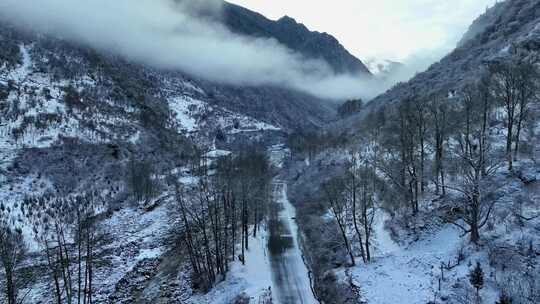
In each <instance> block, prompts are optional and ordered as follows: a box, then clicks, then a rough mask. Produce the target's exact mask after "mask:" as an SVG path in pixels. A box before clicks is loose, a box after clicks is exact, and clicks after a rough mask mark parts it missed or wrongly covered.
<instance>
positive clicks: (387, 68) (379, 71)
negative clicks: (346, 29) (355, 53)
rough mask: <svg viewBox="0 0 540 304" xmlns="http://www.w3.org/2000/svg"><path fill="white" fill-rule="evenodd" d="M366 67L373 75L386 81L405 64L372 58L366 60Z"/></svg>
mask: <svg viewBox="0 0 540 304" xmlns="http://www.w3.org/2000/svg"><path fill="white" fill-rule="evenodd" d="M366 66H367V68H368V69H369V71H370V72H371V73H372V74H373V75H375V76H376V77H378V78H382V79H384V78H389V77H392V75H393V74H394V73H396V72H397V71H398V70H399V69H400V68H402V67H403V64H402V63H400V62H397V61H392V60H387V59H377V58H372V59H368V60H366Z"/></svg>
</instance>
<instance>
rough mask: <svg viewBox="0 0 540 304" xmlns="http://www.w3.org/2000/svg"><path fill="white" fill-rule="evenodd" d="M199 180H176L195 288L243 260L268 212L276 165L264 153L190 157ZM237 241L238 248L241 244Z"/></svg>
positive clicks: (204, 286) (248, 151)
mask: <svg viewBox="0 0 540 304" xmlns="http://www.w3.org/2000/svg"><path fill="white" fill-rule="evenodd" d="M192 168H193V170H194V172H196V174H195V176H196V181H195V183H194V184H193V185H190V186H186V185H182V184H180V183H177V182H175V185H176V201H177V203H178V207H179V216H180V219H181V226H182V227H181V228H180V231H181V243H182V246H180V247H181V248H182V249H181V250H182V251H183V252H185V253H186V254H187V257H189V261H190V263H191V267H192V270H193V273H194V282H195V286H196V287H198V288H201V289H203V290H206V289H208V288H210V287H211V286H212V285H213V284H214V283H215V282H216V281H219V280H222V279H224V278H225V276H226V274H227V271H228V270H229V264H230V262H232V261H234V260H236V259H238V260H239V261H241V262H242V263H245V259H246V256H245V251H246V250H249V240H250V236H253V237H256V236H257V233H258V232H259V230H260V229H261V225H262V224H263V220H264V219H265V218H266V216H267V210H268V203H269V200H270V191H271V179H272V169H271V167H270V164H269V161H268V159H267V156H266V154H265V152H264V151H258V150H256V149H254V148H247V149H245V150H244V151H242V152H241V153H239V155H236V156H232V155H229V156H225V157H221V158H219V159H217V160H216V159H213V160H209V159H208V158H206V157H204V156H203V155H202V154H200V155H199V156H198V157H195V158H194V159H193V160H192ZM238 245H239V246H238Z"/></svg>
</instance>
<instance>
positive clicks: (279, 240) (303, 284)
mask: <svg viewBox="0 0 540 304" xmlns="http://www.w3.org/2000/svg"><path fill="white" fill-rule="evenodd" d="M273 191H274V198H275V199H274V203H273V204H272V207H271V210H270V223H269V228H270V236H269V239H268V249H269V250H268V251H269V254H270V266H271V267H272V281H273V288H274V289H273V294H274V298H275V300H276V303H278V304H316V303H318V302H317V300H316V299H315V298H314V296H313V293H312V292H311V287H310V281H309V275H308V270H307V268H306V266H305V264H304V262H303V260H302V253H301V251H300V250H299V248H298V241H297V227H296V224H295V222H294V216H295V210H294V208H293V207H292V205H291V204H290V202H289V201H288V199H287V186H286V184H284V183H280V182H279V181H277V182H275V183H274V189H273Z"/></svg>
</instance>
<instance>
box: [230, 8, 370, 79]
mask: <svg viewBox="0 0 540 304" xmlns="http://www.w3.org/2000/svg"><path fill="white" fill-rule="evenodd" d="M223 19H224V23H225V24H226V25H227V27H228V28H229V29H230V30H231V31H233V32H236V33H239V34H244V35H248V36H255V37H264V38H274V39H276V40H277V41H278V42H280V43H281V44H283V45H285V46H287V47H288V48H290V49H291V50H293V51H296V52H298V53H300V54H302V55H304V56H305V57H306V58H309V59H322V60H324V61H326V62H327V63H328V64H329V65H330V67H331V68H332V69H333V70H334V72H336V73H338V74H341V73H349V74H363V75H370V74H371V73H370V72H369V70H368V68H367V67H366V66H365V65H364V64H363V63H362V61H360V60H359V59H358V58H356V57H354V56H353V55H351V54H350V53H349V52H348V51H347V50H346V49H345V48H344V47H343V46H342V45H341V44H340V43H339V42H338V41H337V40H336V38H334V37H333V36H331V35H329V34H327V33H319V32H311V31H309V29H307V28H306V27H305V26H304V25H303V24H299V23H297V22H296V21H295V20H294V19H293V18H291V17H288V16H285V17H283V18H281V19H279V20H277V21H272V20H269V19H267V18H266V17H264V16H262V15H261V14H258V13H256V12H253V11H250V10H248V9H246V8H243V7H241V6H238V5H234V4H231V3H225V5H224V7H223Z"/></svg>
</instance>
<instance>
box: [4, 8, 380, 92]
mask: <svg viewBox="0 0 540 304" xmlns="http://www.w3.org/2000/svg"><path fill="white" fill-rule="evenodd" d="M180 3H181V4H178V2H174V1H172V0H139V1H136V2H134V1H132V0H115V1H111V0H77V1H75V0H25V1H20V0H3V1H2V2H1V3H0V16H1V17H3V18H5V19H7V20H10V21H11V22H13V23H15V24H18V25H21V26H25V27H28V28H31V29H33V30H39V31H45V32H48V33H54V34H57V35H61V36H63V37H66V38H67V39H71V40H75V41H77V42H81V43H84V44H86V45H89V46H93V47H95V48H98V49H101V50H105V51H113V52H116V53H118V54H120V55H123V56H125V57H127V58H129V59H131V60H135V61H139V62H144V63H146V64H151V65H153V66H157V67H159V68H164V69H180V70H183V71H185V72H188V73H191V74H193V75H196V76H199V77H203V78H206V79H210V80H214V81H219V82H224V83H230V84H236V85H282V86H289V87H292V88H294V89H298V90H303V91H306V92H309V93H312V94H315V95H317V96H321V97H327V98H351V97H358V96H360V97H369V96H373V95H374V94H375V93H377V92H375V91H374V90H372V89H371V87H372V86H366V85H362V80H361V79H359V78H358V77H357V76H355V75H348V76H345V75H340V76H339V77H337V76H336V75H334V73H333V72H332V71H331V69H330V68H329V67H328V65H327V64H326V63H324V62H321V61H314V60H306V59H304V58H302V57H301V56H299V55H298V54H296V53H293V52H292V51H290V50H289V49H287V48H285V47H283V46H282V45H280V44H278V43H277V42H276V41H275V40H270V39H254V38H247V37H244V36H239V35H235V34H232V33H231V32H229V31H228V30H226V29H225V28H223V27H222V26H221V25H220V24H217V23H215V22H213V21H210V18H200V15H201V13H205V14H208V13H213V12H217V11H218V10H219V3H221V2H219V0H205V1H198V2H193V1H188V2H180ZM203 11H204V12H203ZM368 88H369V90H368Z"/></svg>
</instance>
